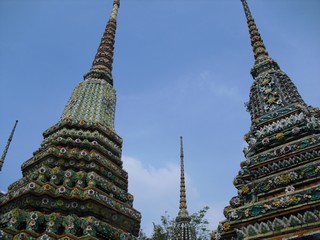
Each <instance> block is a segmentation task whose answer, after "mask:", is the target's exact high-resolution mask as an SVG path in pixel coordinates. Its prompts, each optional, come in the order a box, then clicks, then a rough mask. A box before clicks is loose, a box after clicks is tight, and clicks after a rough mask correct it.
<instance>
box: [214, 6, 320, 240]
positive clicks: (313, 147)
mask: <svg viewBox="0 0 320 240" xmlns="http://www.w3.org/2000/svg"><path fill="white" fill-rule="evenodd" d="M241 1H242V4H243V7H244V10H245V15H246V18H247V23H248V27H249V32H250V38H251V45H252V47H253V52H254V58H255V63H254V66H253V68H252V70H251V74H252V76H253V79H254V81H253V84H252V86H251V89H250V100H249V103H248V105H247V108H248V111H249V112H250V114H251V128H250V131H249V132H248V133H247V134H245V137H244V138H245V140H246V142H247V143H248V146H247V147H246V148H245V149H244V155H245V158H246V159H245V161H243V162H241V170H240V171H239V174H238V175H237V176H236V177H235V179H234V185H235V187H236V188H237V189H238V195H237V196H235V197H233V198H232V199H231V200H230V206H227V207H226V208H225V209H224V215H225V217H226V220H225V221H223V222H221V223H220V224H219V226H218V230H217V232H216V233H214V234H213V235H212V238H213V239H228V240H230V239H299V240H302V239H303V240H312V239H320V110H319V108H314V107H311V106H308V105H307V104H306V103H305V102H304V100H303V99H302V97H301V96H300V94H299V92H298V91H297V88H296V86H295V85H294V84H293V83H292V81H291V80H290V78H289V77H288V76H287V74H286V73H284V72H283V71H282V70H281V69H280V67H279V65H278V64H277V63H276V62H275V61H274V60H273V59H272V58H271V57H269V55H268V52H267V50H266V48H265V45H264V43H263V41H262V39H261V36H260V34H259V32H258V29H257V26H256V24H255V21H254V19H253V17H252V15H251V12H250V10H249V7H248V4H247V2H246V0H241Z"/></svg>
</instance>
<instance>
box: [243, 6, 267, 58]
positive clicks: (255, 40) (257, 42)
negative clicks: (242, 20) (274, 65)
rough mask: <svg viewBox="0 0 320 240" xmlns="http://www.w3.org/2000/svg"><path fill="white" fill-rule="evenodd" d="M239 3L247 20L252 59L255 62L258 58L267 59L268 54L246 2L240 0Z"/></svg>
mask: <svg viewBox="0 0 320 240" xmlns="http://www.w3.org/2000/svg"><path fill="white" fill-rule="evenodd" d="M241 2H242V5H243V8H244V12H245V14H246V18H247V23H248V28H249V33H250V40H251V46H252V48H253V53H254V59H255V60H257V59H260V58H264V57H268V56H269V54H268V52H267V49H266V47H265V45H264V43H263V40H262V38H261V36H260V33H259V30H258V28H257V26H256V24H255V22H254V19H253V17H252V15H251V12H250V8H249V6H248V3H247V1H246V0H241Z"/></svg>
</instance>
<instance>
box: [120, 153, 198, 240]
mask: <svg viewBox="0 0 320 240" xmlns="http://www.w3.org/2000/svg"><path fill="white" fill-rule="evenodd" d="M123 162H124V168H125V170H126V171H127V172H128V173H129V192H131V193H132V194H133V195H134V199H135V200H134V203H133V204H134V208H135V209H137V210H138V211H140V212H141V214H142V224H141V228H142V229H143V231H144V232H145V233H147V235H150V234H151V232H152V227H153V224H152V223H153V222H154V223H160V216H162V215H164V214H165V212H166V211H167V212H168V213H169V214H170V216H171V217H175V216H176V214H177V213H178V210H179V208H178V207H179V187H180V167H179V166H178V165H177V164H173V163H168V164H167V165H166V166H164V167H161V168H155V167H153V166H151V165H149V166H144V165H143V164H142V162H141V161H139V160H137V159H135V158H132V157H123ZM190 182H191V181H190V178H189V177H188V176H187V174H186V185H187V195H188V199H194V198H195V196H196V195H197V191H196V190H195V188H193V187H192V186H191V184H190ZM189 197H190V198H189Z"/></svg>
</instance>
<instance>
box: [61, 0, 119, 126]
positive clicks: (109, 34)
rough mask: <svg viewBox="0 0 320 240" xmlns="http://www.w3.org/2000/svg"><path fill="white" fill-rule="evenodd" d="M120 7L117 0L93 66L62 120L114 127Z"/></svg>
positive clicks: (73, 94)
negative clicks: (115, 55) (115, 48)
mask: <svg viewBox="0 0 320 240" xmlns="http://www.w3.org/2000/svg"><path fill="white" fill-rule="evenodd" d="M119 7H120V0H114V2H113V7H112V11H111V14H110V18H109V20H108V23H107V25H106V28H105V30H104V33H103V36H102V39H101V42H100V44H99V47H98V50H97V53H96V56H95V58H94V60H93V63H92V66H91V69H90V71H89V72H88V73H86V74H85V76H84V81H83V82H81V83H80V84H79V85H78V86H77V87H76V88H75V90H74V91H73V93H72V96H71V98H70V99H69V102H68V104H67V105H66V107H65V110H64V112H63V114H62V116H61V121H65V120H67V121H82V122H86V123H99V124H100V125H106V126H108V127H110V128H112V129H113V128H114V117H115V108H116V92H115V89H114V88H113V78H112V64H113V53H114V43H115V34H116V28H117V15H118V9H119Z"/></svg>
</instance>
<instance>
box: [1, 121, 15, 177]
mask: <svg viewBox="0 0 320 240" xmlns="http://www.w3.org/2000/svg"><path fill="white" fill-rule="evenodd" d="M17 124H18V120H16V123H15V124H14V126H13V129H12V131H11V134H10V136H9V138H8V141H7V145H6V147H5V148H4V151H3V154H2V156H1V158H0V171H1V169H2V166H3V163H4V159H5V158H6V156H7V152H8V149H9V146H10V143H11V141H12V138H13V134H14V132H15V130H16V127H17Z"/></svg>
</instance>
